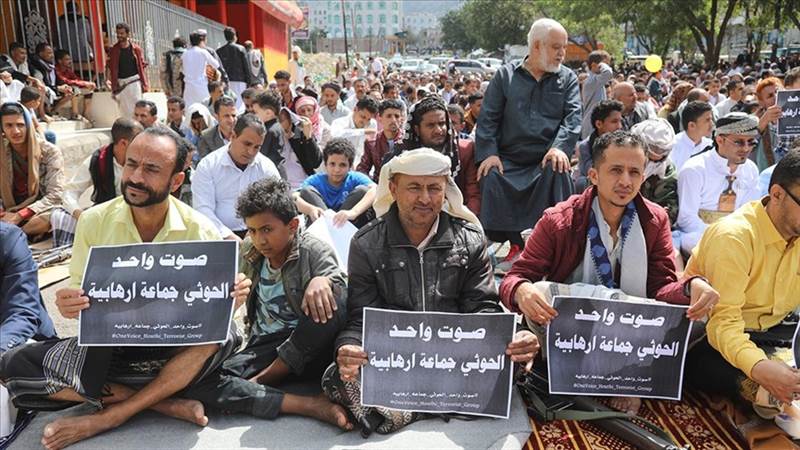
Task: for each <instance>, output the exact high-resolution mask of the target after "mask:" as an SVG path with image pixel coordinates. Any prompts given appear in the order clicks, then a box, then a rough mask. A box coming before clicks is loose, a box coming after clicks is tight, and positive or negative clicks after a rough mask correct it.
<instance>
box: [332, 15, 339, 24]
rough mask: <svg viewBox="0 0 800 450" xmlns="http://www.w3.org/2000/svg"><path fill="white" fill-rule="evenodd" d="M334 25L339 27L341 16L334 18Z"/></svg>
mask: <svg viewBox="0 0 800 450" xmlns="http://www.w3.org/2000/svg"><path fill="white" fill-rule="evenodd" d="M333 23H335V24H336V25H339V16H333Z"/></svg>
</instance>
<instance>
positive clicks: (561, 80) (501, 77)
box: [475, 19, 581, 260]
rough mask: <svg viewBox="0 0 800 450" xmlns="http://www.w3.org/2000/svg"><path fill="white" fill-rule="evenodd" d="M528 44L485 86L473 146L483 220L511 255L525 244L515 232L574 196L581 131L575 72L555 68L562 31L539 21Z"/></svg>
mask: <svg viewBox="0 0 800 450" xmlns="http://www.w3.org/2000/svg"><path fill="white" fill-rule="evenodd" d="M528 46H529V50H528V56H527V57H526V58H525V59H524V60H522V61H521V62H518V63H512V64H507V65H505V66H504V67H502V68H501V69H500V70H498V71H497V74H496V75H495V76H494V78H493V79H492V81H491V83H489V88H488V89H487V90H486V94H485V95H484V99H483V107H482V109H481V114H480V117H479V118H478V125H477V127H478V128H477V132H476V143H475V160H476V161H477V162H478V163H479V164H480V166H479V167H478V179H479V180H480V181H481V198H482V207H481V216H480V219H481V223H482V224H483V226H484V229H485V230H486V235H487V237H488V238H489V239H491V240H492V241H495V242H505V241H510V242H511V244H512V246H511V250H510V251H509V258H508V259H509V260H511V259H513V257H514V256H516V255H517V254H518V253H519V250H520V249H521V248H522V247H523V246H524V245H523V244H524V242H523V240H522V237H521V236H520V232H521V231H523V230H525V229H527V228H531V227H533V226H534V225H535V224H536V222H537V221H538V220H539V218H540V217H541V215H542V212H544V210H545V209H546V208H548V207H550V206H553V205H555V204H556V203H558V202H560V201H562V200H565V199H566V198H567V197H569V196H570V194H572V190H573V188H572V180H571V179H570V176H569V169H570V161H569V159H570V155H572V153H573V151H574V149H575V144H576V142H577V140H578V137H579V135H580V131H581V96H580V89H579V86H578V77H577V76H576V75H575V73H574V72H573V71H572V70H571V69H569V68H567V67H565V66H562V65H561V61H562V60H563V59H564V56H565V53H566V48H567V31H566V30H565V29H564V27H563V26H561V24H559V23H558V22H556V21H554V20H552V19H539V20H537V21H536V22H534V23H533V25H532V26H531V29H530V31H529V32H528ZM515 246H516V248H515Z"/></svg>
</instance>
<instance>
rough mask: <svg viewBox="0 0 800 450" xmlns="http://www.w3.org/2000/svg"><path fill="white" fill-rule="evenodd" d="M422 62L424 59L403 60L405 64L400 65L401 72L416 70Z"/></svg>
mask: <svg viewBox="0 0 800 450" xmlns="http://www.w3.org/2000/svg"><path fill="white" fill-rule="evenodd" d="M422 63H423V61H422V60H421V59H407V60H405V61H403V65H402V66H400V72H416V71H417V67H418V66H419V65H420V64H422Z"/></svg>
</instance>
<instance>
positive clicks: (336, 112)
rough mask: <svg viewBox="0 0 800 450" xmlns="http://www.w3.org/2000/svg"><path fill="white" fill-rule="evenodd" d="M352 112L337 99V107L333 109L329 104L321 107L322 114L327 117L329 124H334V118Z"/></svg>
mask: <svg viewBox="0 0 800 450" xmlns="http://www.w3.org/2000/svg"><path fill="white" fill-rule="evenodd" d="M350 112H351V111H350V109H349V108H347V107H346V106H344V103H342V101H341V100H337V101H336V109H333V110H331V109H330V108H329V107H328V105H323V106H322V107H320V109H319V113H320V115H321V116H322V118H323V119H325V122H327V123H328V125H332V124H333V121H334V120H336V119H338V118H340V117H345V116H347V115H348V114H350Z"/></svg>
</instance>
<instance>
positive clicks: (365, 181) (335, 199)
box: [300, 170, 374, 211]
mask: <svg viewBox="0 0 800 450" xmlns="http://www.w3.org/2000/svg"><path fill="white" fill-rule="evenodd" d="M371 184H374V183H373V182H372V180H370V179H369V177H368V176H366V175H364V174H363V173H361V172H356V171H353V170H351V171H350V172H347V176H346V177H345V179H344V181H343V182H342V184H341V185H340V186H339V187H334V186H332V185H331V184H330V183H329V182H328V174H325V173H317V174H314V175H311V176H310V177H308V178H306V181H304V182H303V184H302V186H300V188H301V189H302V188H304V187H309V186H311V187H313V188H314V189H316V190H317V192H319V193H320V195H321V196H322V199H323V200H324V201H325V205H326V206H327V207H328V208H330V209H332V210H334V211H338V210H339V208H341V207H342V203H344V201H345V199H346V198H347V196H348V195H350V193H351V192H353V189H355V188H357V187H359V186H362V185H367V186H369V185H371Z"/></svg>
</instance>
